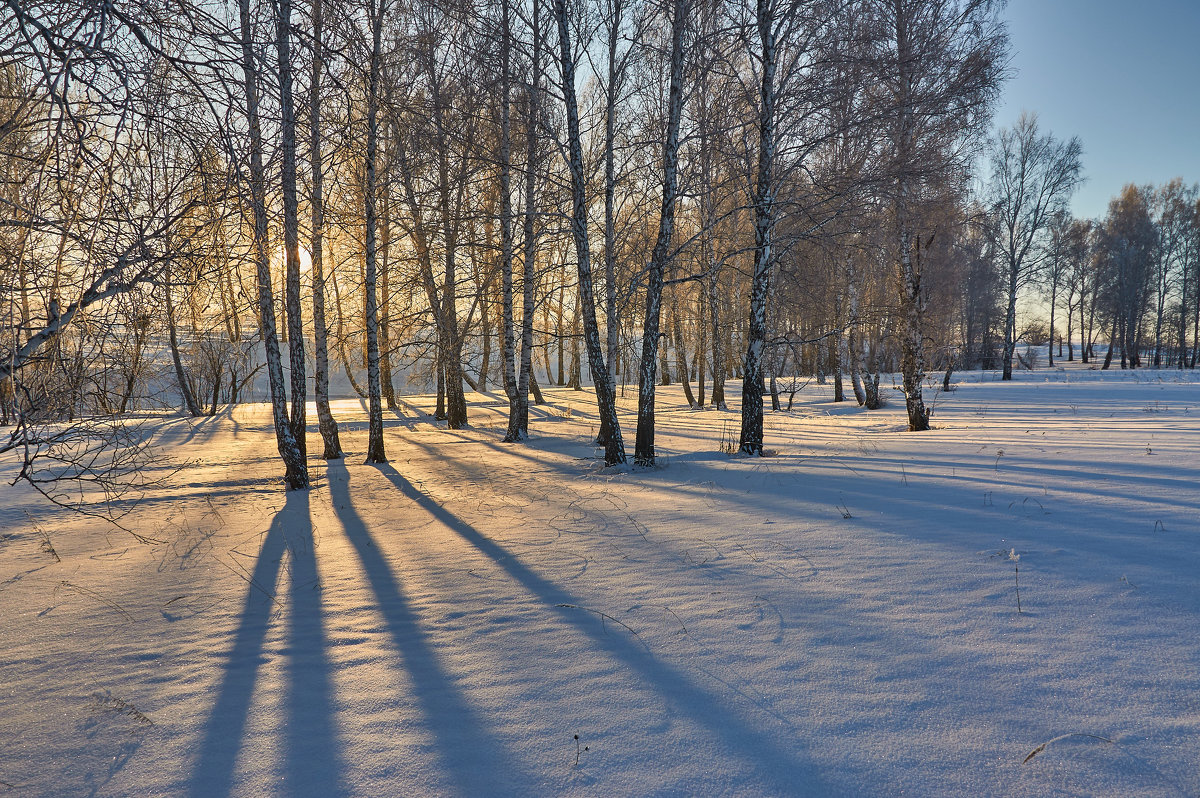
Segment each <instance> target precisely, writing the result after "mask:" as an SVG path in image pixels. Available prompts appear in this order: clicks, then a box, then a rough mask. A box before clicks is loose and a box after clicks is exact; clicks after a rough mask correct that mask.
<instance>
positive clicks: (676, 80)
mask: <svg viewBox="0 0 1200 798" xmlns="http://www.w3.org/2000/svg"><path fill="white" fill-rule="evenodd" d="M684 9H685V5H684V0H674V2H673V3H672V4H671V78H670V86H669V88H668V92H667V130H666V140H665V141H664V143H663V189H662V208H661V210H660V212H659V217H658V219H659V221H658V238H657V240H656V241H655V242H654V251H653V252H652V253H651V255H650V269H649V271H648V273H647V277H646V315H645V318H644V320H643V327H642V361H641V366H640V368H639V370H638V420H637V436H636V439H635V442H634V449H633V460H634V462H635V463H637V464H638V465H645V466H649V465H654V374H655V367H656V364H657V355H658V346H659V331H658V330H659V321H660V316H661V315H662V299H663V296H662V295H663V275H664V273H665V270H666V267H667V261H668V260H669V259H670V257H671V254H670V253H671V236H672V235H673V233H674V230H675V200H676V198H677V195H678V187H677V174H676V173H677V169H678V163H679V123H680V117H681V115H682V112H683V32H684V24H685V22H686V20H685V12H684Z"/></svg>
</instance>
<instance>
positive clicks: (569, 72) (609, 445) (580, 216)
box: [553, 0, 625, 466]
mask: <svg viewBox="0 0 1200 798" xmlns="http://www.w3.org/2000/svg"><path fill="white" fill-rule="evenodd" d="M553 2H554V16H555V21H556V23H557V26H558V44H559V64H560V67H561V70H562V93H563V105H564V106H565V111H566V117H567V166H568V169H569V170H570V173H571V208H572V211H571V234H572V237H573V238H574V241H575V259H576V271H577V272H578V276H579V288H578V290H579V292H580V296H581V301H582V303H583V335H584V341H585V343H586V345H587V353H588V366H589V368H590V369H591V372H592V382H593V384H594V385H595V389H596V403H597V406H598V407H597V409H598V411H599V414H600V420H601V425H602V426H604V425H605V424H607V426H608V429H609V431H610V434H609V435H608V437H607V439H606V440H605V441H604V463H605V465H610V466H611V465H617V464H620V463H624V462H625V442H624V441H623V440H622V438H621V425H620V422H619V421H618V419H617V406H616V399H615V397H616V392H615V390H614V388H613V384H612V381H611V377H610V375H609V372H608V366H607V365H606V364H605V362H604V349H603V347H602V346H601V342H600V327H599V324H598V323H597V320H596V297H595V292H594V291H593V289H592V261H591V252H590V250H589V247H588V229H587V180H586V175H585V174H584V164H583V142H582V139H581V136H580V131H579V104H578V100H577V99H576V94H575V56H574V53H573V51H572V48H571V37H570V33H569V31H568V20H567V4H566V0H553Z"/></svg>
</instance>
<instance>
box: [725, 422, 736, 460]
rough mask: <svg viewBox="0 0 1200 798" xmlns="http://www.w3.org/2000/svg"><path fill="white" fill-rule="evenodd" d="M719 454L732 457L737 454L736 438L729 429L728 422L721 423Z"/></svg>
mask: <svg viewBox="0 0 1200 798" xmlns="http://www.w3.org/2000/svg"><path fill="white" fill-rule="evenodd" d="M721 452H722V453H723V454H729V455H734V454H737V452H738V441H737V436H736V435H734V434H733V430H731V429H729V421H727V420H726V421H722V422H721Z"/></svg>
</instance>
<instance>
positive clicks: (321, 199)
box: [308, 0, 342, 460]
mask: <svg viewBox="0 0 1200 798" xmlns="http://www.w3.org/2000/svg"><path fill="white" fill-rule="evenodd" d="M324 4H325V0H312V26H313V30H312V35H313V60H312V73H311V76H310V80H309V87H308V113H309V116H308V124H309V128H308V134H309V160H310V161H311V162H312V197H311V199H310V202H309V205H310V212H311V227H312V231H311V233H310V235H311V238H310V240H309V248H310V249H311V250H312V284H313V285H312V301H313V359H314V361H315V363H314V369H313V371H314V373H313V377H314V379H315V381H316V384H315V386H314V393H315V394H316V402H317V427H318V429H319V430H320V431H321V441H322V443H323V444H324V452H322V454H321V456H322V457H323V458H325V459H326V460H337V459H339V458H340V457H341V456H342V442H341V439H340V437H339V435H338V425H337V421H335V420H334V418H333V412H332V411H331V410H330V408H329V327H328V325H327V324H326V322H325V191H324V186H325V164H324V160H323V158H322V151H321V75H322V72H323V71H324V68H325V60H324V58H325V53H324V34H325V26H324Z"/></svg>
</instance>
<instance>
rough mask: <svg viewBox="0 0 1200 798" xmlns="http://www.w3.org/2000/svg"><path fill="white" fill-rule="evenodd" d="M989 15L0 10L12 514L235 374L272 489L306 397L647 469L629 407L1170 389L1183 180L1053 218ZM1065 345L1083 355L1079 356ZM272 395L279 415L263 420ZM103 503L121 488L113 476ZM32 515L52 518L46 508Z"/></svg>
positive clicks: (1182, 274) (118, 452)
mask: <svg viewBox="0 0 1200 798" xmlns="http://www.w3.org/2000/svg"><path fill="white" fill-rule="evenodd" d="M1002 12H1003V7H1002V4H1001V3H995V2H987V1H986V0H808V1H806V2H801V1H800V0H759V2H757V3H745V2H725V1H723V0H664V2H645V1H644V0H583V1H581V2H575V1H573V0H572V1H571V2H568V0H532V2H518V1H517V0H496V1H495V2H490V3H462V2H438V1H433V2H428V1H423V2H418V3H399V2H395V1H394V0H367V1H366V2H351V3H348V4H347V3H338V4H331V3H327V2H325V0H313V2H311V3H301V4H299V5H295V6H293V4H292V3H291V2H290V0H279V2H275V3H260V2H252V0H239V1H238V2H236V3H232V2H231V3H222V2H190V1H189V2H183V1H181V0H164V1H163V2H161V3H154V4H150V3H135V4H123V3H118V4H107V3H104V4H99V3H91V2H85V1H84V0H79V1H78V2H74V1H71V0H68V1H66V2H64V1H63V0H46V1H45V2H40V1H39V0H15V1H14V2H9V3H8V4H7V6H6V11H5V14H4V18H3V21H2V22H0V176H2V183H0V205H2V207H3V212H2V213H0V218H2V226H0V291H2V300H0V301H2V302H3V307H2V308H0V313H3V315H4V325H3V330H4V332H3V338H2V340H0V356H2V358H0V422H2V423H3V424H5V425H6V426H7V428H8V433H7V434H6V436H5V439H4V441H3V443H0V449H3V450H4V451H16V452H18V453H20V454H21V456H22V457H23V463H24V467H23V469H22V472H21V475H22V476H23V477H24V478H25V479H26V480H27V481H30V482H31V483H33V484H35V485H42V486H46V485H50V484H56V485H61V484H62V478H63V477H76V478H78V477H84V478H85V481H86V480H89V479H91V478H93V477H97V478H99V477H103V478H102V479H101V480H100V483H99V484H101V485H102V486H106V487H112V488H114V489H115V488H116V486H117V485H118V484H119V483H120V482H121V478H122V477H129V476H131V475H132V474H133V473H135V472H136V460H137V457H138V441H139V438H138V435H137V434H136V431H134V430H133V429H132V428H131V427H129V426H128V425H127V424H126V423H125V421H124V419H126V418H130V417H136V416H138V414H140V413H142V412H143V411H147V410H155V411H158V410H162V409H179V410H182V411H183V412H185V413H187V414H189V415H191V416H203V415H206V414H208V415H211V414H214V413H216V412H217V411H218V409H219V408H221V407H222V406H224V405H225V404H227V403H236V402H239V401H244V400H248V399H261V398H264V397H262V396H261V395H256V392H255V389H254V385H255V383H256V380H259V381H260V380H261V378H262V377H264V376H265V377H266V382H267V383H268V385H269V397H270V399H271V400H272V403H273V411H274V419H275V427H276V435H277V441H278V446H279V451H280V454H281V456H282V458H283V460H284V462H285V466H286V477H287V481H288V483H289V485H291V486H292V487H302V486H304V485H306V484H307V482H308V475H307V463H306V457H307V451H306V441H305V435H304V430H305V428H306V426H305V425H306V424H307V418H306V409H305V408H306V399H308V398H309V397H310V396H312V397H313V398H315V400H316V403H315V408H316V412H317V416H318V426H319V429H320V432H321V436H322V446H323V452H322V454H323V456H324V457H326V458H334V457H338V456H340V454H341V444H340V441H339V438H338V428H337V423H336V420H335V419H334V418H333V415H332V413H331V412H330V409H329V393H330V391H329V382H330V375H331V373H332V374H334V375H335V376H336V377H337V379H338V380H339V382H340V383H341V384H343V385H344V384H347V383H348V384H349V386H350V387H351V388H352V389H353V391H355V392H357V393H358V394H359V395H361V396H362V397H363V398H364V399H366V400H367V401H368V403H369V409H370V413H369V418H370V428H371V435H370V440H369V445H368V459H369V461H374V462H382V461H384V460H386V458H387V453H386V452H385V450H384V445H383V438H382V429H383V422H382V412H383V409H384V408H389V409H394V408H396V407H397V400H396V396H397V393H402V392H404V391H406V390H407V391H414V390H415V391H429V392H434V391H436V397H437V401H436V407H435V409H434V413H435V415H436V416H437V418H439V419H444V420H445V422H446V425H447V426H448V427H449V428H451V429H457V428H461V427H463V426H465V425H467V424H468V423H469V422H470V419H469V418H468V417H467V404H466V400H465V394H464V392H465V391H466V390H468V389H470V390H474V391H480V392H488V391H492V390H496V389H502V390H503V392H504V395H505V397H506V399H507V401H508V404H509V422H508V427H507V437H506V439H507V440H510V441H515V440H521V439H523V438H524V437H525V436H526V435H527V434H528V425H529V420H528V419H529V401H530V397H531V395H532V400H533V401H535V402H536V401H538V400H539V399H540V388H541V387H543V386H547V385H556V386H572V387H575V388H577V389H579V390H584V389H585V387H590V388H591V390H594V392H595V401H596V405H597V408H598V410H599V417H600V428H599V431H598V433H599V436H598V442H599V443H601V444H603V445H604V446H605V461H606V462H607V463H609V464H614V463H620V462H624V461H625V460H626V457H627V454H626V444H625V436H624V433H625V432H627V430H626V431H623V430H622V429H621V425H620V422H619V419H618V416H617V413H616V408H615V398H614V397H615V393H616V391H617V390H618V387H617V386H618V385H620V386H622V387H621V388H620V390H625V388H624V386H626V385H627V384H628V385H631V386H632V385H636V386H637V391H638V413H637V422H636V431H635V437H634V441H633V459H634V460H635V461H636V462H638V463H640V464H653V463H654V462H655V451H654V419H655V413H654V399H655V386H656V385H658V384H669V383H671V382H681V383H682V384H683V390H684V393H685V397H686V400H687V401H688V402H689V403H690V404H692V405H693V406H695V407H716V408H724V407H725V401H726V398H725V397H726V382H727V381H729V380H733V381H737V382H736V383H735V384H737V385H739V386H740V387H739V388H738V390H740V392H741V400H742V401H741V423H740V430H739V432H738V436H737V447H738V448H740V449H741V450H742V451H743V452H745V453H748V454H756V453H762V451H763V438H764V435H763V405H764V399H765V398H766V397H767V396H768V395H769V397H770V401H771V402H772V407H773V408H775V409H778V408H780V407H781V406H786V405H787V404H789V396H792V395H794V394H795V391H796V390H797V388H798V386H800V385H802V384H805V383H806V382H808V381H810V380H815V381H816V382H817V383H820V384H829V385H830V388H829V390H830V391H831V392H832V395H833V398H834V399H835V401H842V400H844V399H847V398H849V399H853V400H856V401H857V402H858V403H859V404H863V405H866V406H867V407H869V408H870V407H878V406H879V404H880V403H881V401H882V398H881V396H880V393H879V379H880V374H881V373H888V372H899V373H900V375H901V377H900V380H901V383H902V387H903V390H902V395H903V397H904V400H905V406H906V408H905V409H906V413H907V417H908V425H909V428H910V429H912V430H923V429H927V428H928V427H929V408H928V407H927V405H926V403H925V400H924V396H923V392H924V391H927V390H930V389H931V386H934V385H935V383H934V382H933V381H931V380H930V379H929V377H930V375H931V374H932V375H935V376H936V377H937V378H938V379H941V378H944V384H945V386H946V387H949V384H950V378H951V374H952V372H953V371H954V370H956V369H960V370H961V369H973V368H983V369H1000V370H1001V371H1002V376H1003V377H1004V378H1006V379H1007V378H1010V377H1011V374H1012V369H1013V368H1022V367H1032V366H1033V365H1035V363H1034V361H1035V360H1036V357H1035V356H1034V355H1033V350H1031V349H1030V348H1029V347H1030V346H1034V347H1044V346H1046V345H1049V349H1048V355H1049V360H1050V363H1051V364H1052V363H1053V361H1054V359H1055V358H1063V359H1066V360H1075V359H1077V358H1079V359H1082V360H1083V361H1084V362H1091V361H1093V360H1095V359H1097V357H1098V356H1099V357H1100V358H1102V366H1103V368H1108V367H1110V365H1115V364H1116V363H1117V362H1119V364H1120V366H1121V367H1122V368H1126V367H1130V368H1137V367H1140V366H1151V365H1152V366H1156V367H1171V368H1176V367H1177V368H1194V367H1195V366H1196V362H1197V356H1198V354H1200V290H1197V287H1198V285H1200V216H1198V214H1200V204H1198V197H1197V189H1196V187H1195V186H1190V187H1189V186H1187V185H1185V184H1184V183H1183V182H1182V181H1181V180H1177V181H1173V182H1171V183H1168V184H1166V185H1161V186H1134V185H1131V186H1129V187H1127V188H1126V189H1125V190H1124V191H1123V192H1122V193H1121V195H1120V196H1118V197H1116V198H1114V199H1113V201H1112V203H1111V205H1110V207H1109V210H1108V214H1107V215H1106V216H1105V218H1102V219H1094V220H1088V219H1075V218H1072V217H1071V215H1070V214H1069V212H1068V204H1067V203H1068V200H1069V199H1070V196H1071V193H1072V191H1073V190H1074V188H1075V187H1076V186H1077V185H1078V184H1079V182H1080V181H1081V179H1082V178H1083V173H1082V164H1081V158H1082V146H1081V144H1080V142H1079V141H1078V139H1075V138H1068V139H1060V138H1056V137H1055V136H1054V135H1052V134H1051V133H1048V132H1046V131H1044V130H1042V129H1041V128H1040V127H1039V125H1038V120H1037V117H1036V115H1034V114H1026V115H1023V116H1022V117H1020V118H1019V119H1017V120H1015V121H1012V123H1011V126H1009V127H1001V128H1000V129H999V130H998V132H994V133H993V134H992V135H991V136H990V137H989V135H988V134H989V131H990V130H992V125H993V119H992V109H993V106H994V104H995V101H996V98H997V96H998V94H999V91H1000V89H1001V88H1002V86H1003V82H1004V80H1005V78H1006V74H1007V64H1008V58H1009V54H1008V43H1007V39H1006V28H1005V23H1004V21H1003V18H1002ZM1097 344H1101V346H1100V347H1099V348H1097V346H1096V345H1097ZM289 397H290V398H289ZM110 477H116V479H110ZM58 490H59V488H58V487H56V488H54V489H53V490H52V491H50V492H51V493H52V494H53V496H55V497H58V498H59V499H62V498H63V497H62V494H60V493H58V492H57V491H58Z"/></svg>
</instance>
